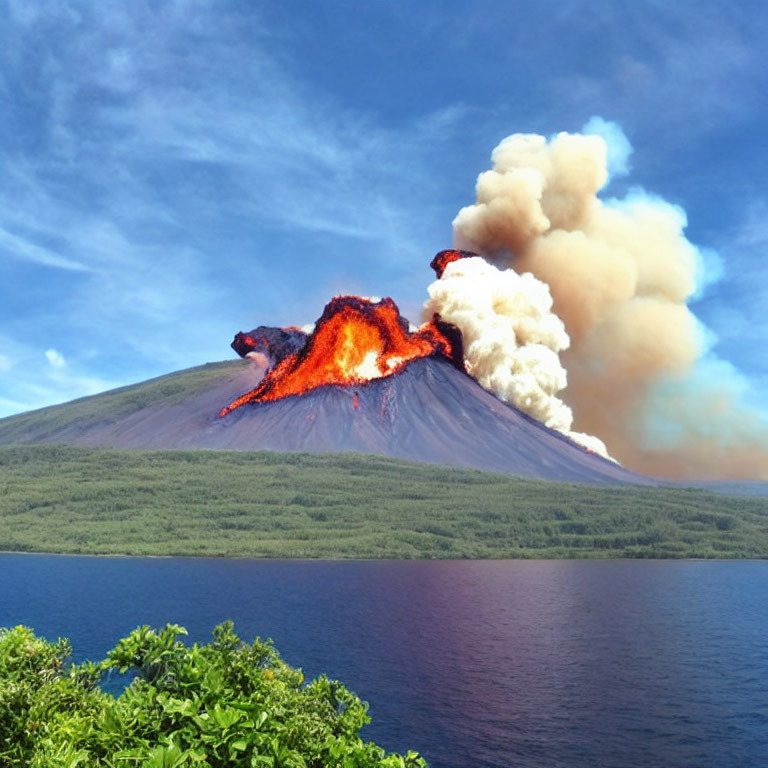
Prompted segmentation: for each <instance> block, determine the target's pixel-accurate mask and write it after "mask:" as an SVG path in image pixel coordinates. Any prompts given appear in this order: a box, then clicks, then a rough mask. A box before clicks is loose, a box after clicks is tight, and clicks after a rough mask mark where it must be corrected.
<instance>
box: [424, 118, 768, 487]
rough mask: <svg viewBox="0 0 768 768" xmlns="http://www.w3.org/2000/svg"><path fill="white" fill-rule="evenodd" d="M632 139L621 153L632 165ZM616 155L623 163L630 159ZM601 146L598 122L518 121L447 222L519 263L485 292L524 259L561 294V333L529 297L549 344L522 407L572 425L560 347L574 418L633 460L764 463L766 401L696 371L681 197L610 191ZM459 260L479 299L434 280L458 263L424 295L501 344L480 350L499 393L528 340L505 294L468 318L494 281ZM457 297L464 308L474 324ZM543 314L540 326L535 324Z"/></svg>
mask: <svg viewBox="0 0 768 768" xmlns="http://www.w3.org/2000/svg"><path fill="white" fill-rule="evenodd" d="M610 125H611V124H608V123H606V122H605V121H599V120H598V121H597V123H596V124H595V126H596V127H598V128H599V127H601V126H602V127H603V128H605V127H606V126H610ZM627 146H628V145H627ZM626 155H627V153H626V152H625V153H624V156H623V157H621V158H619V160H620V161H622V162H623V164H624V165H626ZM613 160H614V162H613V167H614V168H616V167H617V166H620V165H621V162H619V163H616V162H615V158H614V159H613ZM608 161H609V157H608V147H607V145H606V142H605V140H604V139H603V138H601V137H600V136H597V135H580V134H567V133H561V134H559V135H558V136H556V137H555V138H553V139H551V140H549V141H548V140H547V139H545V138H544V137H543V136H537V135H524V134H516V135H514V136H510V137H508V138H506V139H504V140H503V141H502V142H501V144H499V146H498V147H496V149H495V150H494V151H493V155H492V164H493V167H492V169H491V170H489V171H486V172H484V173H481V174H480V176H479V177H478V180H477V201H476V203H475V204H474V205H470V206H468V207H466V208H463V209H462V210H461V211H460V212H459V214H458V216H457V217H456V219H455V220H454V222H453V228H454V243H455V245H456V247H458V248H465V249H468V250H471V251H476V252H478V253H481V254H482V255H483V256H484V258H485V259H487V261H488V262H490V263H491V264H494V265H497V266H499V267H502V268H513V269H514V272H508V271H507V272H500V273H499V272H497V273H496V274H495V275H494V276H493V277H490V278H489V279H490V280H491V281H494V280H495V282H496V289H495V292H494V298H493V299H492V307H494V308H495V307H504V303H505V301H507V300H508V301H509V302H510V306H513V305H515V302H518V301H519V294H520V286H522V285H525V286H526V287H529V286H530V285H531V282H530V278H528V277H526V276H525V275H524V274H522V273H527V272H530V273H532V274H533V275H534V276H535V277H536V278H538V280H540V281H543V282H544V283H546V285H547V286H548V287H549V291H550V292H551V296H552V300H553V307H552V309H553V311H554V313H555V314H556V315H557V317H559V318H560V319H561V320H562V321H563V323H564V325H565V330H566V331H567V334H568V336H570V342H571V344H570V347H569V348H568V343H567V338H566V336H565V334H564V333H562V329H559V331H555V330H554V327H555V323H554V321H553V320H552V316H551V313H549V311H548V308H547V310H546V311H542V312H540V314H539V315H538V316H537V318H538V319H536V320H534V319H533V317H534V315H535V312H534V313H533V314H531V310H530V309H529V308H527V307H526V308H524V309H523V310H522V313H523V320H522V321H520V322H521V323H522V324H523V327H524V328H525V330H524V333H523V338H525V339H530V340H532V345H531V349H532V350H535V356H538V355H539V353H541V363H540V362H539V361H538V359H537V362H536V363H534V364H533V366H532V368H533V369H534V370H533V372H531V377H532V379H531V380H535V381H536V382H537V383H538V384H540V385H541V386H540V389H541V393H542V394H540V396H538V397H533V398H532V405H531V407H530V408H528V409H527V410H529V412H530V413H533V414H534V415H535V414H540V416H537V418H541V420H542V421H544V422H545V423H549V424H551V425H552V426H555V427H556V428H558V429H563V431H567V430H569V429H570V425H569V423H568V419H569V417H568V411H567V408H566V407H565V406H564V404H563V403H562V402H560V400H558V399H557V398H556V397H555V396H554V395H555V393H556V392H557V391H558V390H559V389H560V388H561V386H562V385H563V384H564V381H565V376H564V373H563V368H562V367H561V366H560V364H559V362H558V361H557V360H556V359H554V358H556V357H557V353H558V352H560V351H562V362H563V365H564V366H565V369H567V372H568V374H567V379H568V387H567V389H566V390H565V391H564V395H563V397H564V399H565V401H566V402H567V403H568V404H569V405H570V406H571V408H572V409H573V417H574V426H575V427H576V428H577V429H579V430H582V431H585V432H589V433H591V434H595V435H598V436H599V437H600V438H602V439H603V440H604V441H605V443H606V444H607V446H608V450H609V451H610V452H611V454H612V455H614V456H615V457H616V458H617V459H618V460H619V461H621V462H622V463H624V464H626V465H627V466H629V467H630V468H632V469H635V470H638V471H642V472H648V473H652V474H657V475H675V476H678V477H697V476H699V477H714V476H719V477H753V478H757V477H762V478H766V477H768V436H767V434H766V432H765V431H761V428H760V424H759V418H758V417H757V415H756V414H754V413H749V412H748V411H747V410H745V409H744V408H743V407H741V406H739V404H738V402H737V394H738V393H737V392H736V391H735V389H734V388H733V387H729V386H728V384H727V381H726V380H724V381H723V382H722V384H720V383H719V382H718V381H711V380H710V381H705V382H702V381H701V380H700V379H699V377H698V372H699V371H700V369H701V368H702V361H703V360H706V359H707V358H706V357H705V354H706V348H705V347H706V334H705V329H703V326H701V324H700V323H699V322H698V321H697V319H696V317H695V316H694V315H693V313H692V312H691V310H690V309H689V308H688V306H687V304H686V302H687V300H688V299H689V298H690V297H691V296H692V295H693V294H694V292H695V291H696V289H697V278H699V282H701V279H700V274H699V273H700V270H701V264H702V259H701V257H700V254H699V252H698V251H697V249H696V248H695V247H694V246H693V245H692V244H691V243H690V242H689V241H688V240H687V239H686V237H685V235H684V233H683V230H684V228H685V226H686V217H685V213H684V211H682V210H681V209H680V208H679V207H677V206H673V205H670V204H669V203H666V202H664V201H663V200H661V199H659V198H655V197H652V196H649V195H647V194H646V193H644V192H643V191H641V190H635V191H633V192H630V193H629V194H628V195H627V196H626V197H625V198H624V199H621V200H601V199H600V198H599V197H598V195H597V193H598V191H599V190H600V189H601V188H602V187H603V186H604V185H605V183H606V182H607V180H608ZM450 268H454V269H455V270H456V272H457V275H456V277H455V279H456V280H459V279H461V280H464V281H466V283H467V291H469V295H470V297H471V298H468V299H467V302H468V303H469V304H471V306H464V307H462V306H461V305H460V301H459V300H458V299H457V297H456V296H455V295H453V294H452V295H451V296H450V297H449V296H444V295H443V293H444V290H443V289H442V288H440V285H441V283H443V282H446V284H447V283H449V282H450V281H451V279H454V278H453V277H452V275H448V274H446V276H445V277H444V278H443V280H442V281H439V282H438V283H437V284H436V285H435V286H432V288H431V289H430V296H431V297H432V298H431V299H430V302H436V306H437V304H440V306H441V309H440V310H439V311H440V313H441V314H442V315H443V316H444V317H445V319H447V320H449V321H450V322H456V324H457V325H459V326H460V327H461V328H462V331H464V332H465V334H466V333H467V332H468V333H469V334H470V336H472V338H473V339H474V340H475V341H477V343H478V344H479V346H480V347H484V346H487V345H492V346H493V347H494V350H493V354H492V355H490V356H487V355H483V356H484V358H485V359H487V360H490V359H494V360H496V359H502V358H504V359H507V360H508V362H509V368H508V373H507V374H506V375H500V374H499V373H498V371H496V370H495V369H494V371H495V372H494V373H490V372H489V371H487V370H486V369H485V368H483V367H482V365H481V364H480V363H479V362H478V363H477V365H478V370H481V371H482V372H481V373H479V374H478V378H479V380H480V381H481V383H483V384H484V386H487V387H488V388H489V389H492V390H493V391H494V392H497V393H499V394H502V393H503V392H505V391H507V390H508V389H509V387H510V386H511V387H512V389H515V387H516V386H517V385H516V384H512V385H510V384H509V381H508V380H510V379H514V378H515V376H516V375H517V374H518V372H519V371H521V370H522V369H523V368H524V367H525V366H524V364H523V363H522V362H521V361H520V356H521V355H522V356H523V358H525V357H526V356H527V355H528V354H529V353H528V352H527V351H525V350H527V348H528V344H527V343H526V344H525V345H524V346H522V347H520V335H519V333H518V328H517V326H516V325H515V321H512V320H508V319H507V311H506V308H504V309H503V310H501V311H500V312H495V313H494V315H493V316H492V317H491V318H490V320H487V319H485V317H484V315H483V320H482V322H488V323H489V328H490V330H489V331H488V332H487V333H488V335H486V336H483V334H482V333H481V332H480V331H477V332H475V331H473V330H472V328H473V324H472V322H470V321H469V320H467V318H469V317H470V316H471V315H472V313H473V312H475V313H485V312H487V311H488V309H487V301H488V297H487V296H481V295H480V292H479V291H478V290H477V289H476V286H477V284H478V281H479V279H480V278H479V277H476V276H474V273H477V275H479V274H480V273H481V268H479V267H474V266H472V267H470V266H467V265H466V264H462V265H460V266H459V265H454V264H452V265H450ZM446 272H447V270H446ZM470 272H471V273H473V274H468V273H470ZM515 272H517V273H521V274H515ZM445 290H448V289H447V288H446V289H445ZM507 292H508V297H509V298H508V299H507V298H506V296H507ZM537 296H538V294H537ZM473 302H474V303H473ZM451 312H455V313H458V314H461V318H462V322H466V323H467V326H468V331H467V330H465V327H464V325H462V322H459V321H458V320H457V319H452V317H451ZM480 316H481V314H478V317H480ZM500 317H503V318H504V320H503V321H502V320H500V319H499V318H500ZM537 322H541V330H536V329H533V328H531V327H530V326H531V325H536V323H537ZM472 334H474V335H472ZM471 344H472V342H471V341H469V342H468V346H469V347H471ZM544 350H546V351H544ZM521 366H522V368H521ZM545 371H546V373H545ZM517 396H518V395H514V396H513V397H512V398H511V399H512V401H513V402H516V403H517V400H516V399H515V398H516V397H517ZM533 401H536V402H535V403H534V402H533ZM681 404H682V405H681ZM682 406H684V407H682ZM763 426H764V424H763Z"/></svg>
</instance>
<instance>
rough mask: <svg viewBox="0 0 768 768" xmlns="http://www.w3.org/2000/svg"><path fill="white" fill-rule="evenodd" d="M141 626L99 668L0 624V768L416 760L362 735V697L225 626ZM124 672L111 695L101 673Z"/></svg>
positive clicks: (308, 765) (288, 766) (306, 766)
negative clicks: (197, 630) (194, 633)
mask: <svg viewBox="0 0 768 768" xmlns="http://www.w3.org/2000/svg"><path fill="white" fill-rule="evenodd" d="M184 634H186V630H184V629H183V628H182V627H179V626H176V625H173V624H169V625H167V626H166V627H165V629H163V630H160V631H155V630H152V629H150V628H149V627H140V628H139V629H136V630H135V631H134V632H132V633H131V634H130V635H129V636H128V637H126V638H123V639H122V640H120V642H119V643H118V644H117V646H116V647H115V648H114V649H113V650H112V651H110V652H109V654H108V655H107V658H106V659H105V660H104V661H103V662H101V663H100V664H93V663H90V662H88V663H84V664H79V665H69V666H67V665H66V661H67V659H68V657H69V655H70V651H71V649H70V646H69V643H68V642H67V641H66V640H57V641H56V642H53V643H52V642H48V641H46V640H44V639H41V638H38V637H36V636H35V635H34V633H33V632H32V630H30V629H28V628H26V627H15V628H13V629H0V765H2V766H8V768H91V767H93V768H101V767H102V766H103V767H104V768H118V766H121V767H122V766H141V767H142V768H223V766H227V767H228V768H229V767H230V766H231V767H232V768H240V767H241V766H242V767H243V768H245V767H246V766H247V767H248V768H336V767H338V768H373V767H374V766H375V767H376V768H425V766H426V763H425V762H424V760H423V759H422V758H420V757H419V756H418V755H417V754H416V753H414V752H409V753H408V754H407V755H405V756H402V755H397V754H389V755H388V754H386V753H385V751H384V750H383V749H382V748H381V747H378V746H376V745H375V744H373V743H370V742H365V741H363V740H362V739H361V738H360V736H359V731H360V729H361V728H362V727H363V725H365V724H366V723H367V722H369V719H370V718H369V717H368V714H367V705H366V704H365V703H364V702H362V701H360V699H358V698H357V697H356V696H355V695H354V694H352V693H350V692H349V691H348V690H347V689H346V688H345V687H344V686H343V685H342V684H341V683H339V682H336V681H332V680H329V679H328V678H326V677H319V678H317V679H316V680H313V681H312V682H310V683H309V684H306V685H305V684H304V678H303V676H302V673H301V671H300V670H297V669H293V668H291V667H290V666H288V665H287V664H286V663H285V662H283V661H282V660H281V659H280V656H279V655H278V653H277V651H276V650H275V649H274V648H273V646H272V644H271V643H270V642H263V641H261V640H259V639H258V638H257V639H256V640H255V641H254V642H253V643H252V644H250V645H249V644H247V643H243V642H242V641H241V640H240V638H238V637H237V635H236V634H235V633H234V629H233V625H232V623H231V622H227V623H224V624H221V625H220V626H218V627H216V629H214V631H213V640H212V641H211V642H210V643H208V644H207V645H197V644H195V645H192V646H187V645H185V644H184V643H182V642H181V641H180V640H179V639H178V638H179V636H180V635H184ZM113 669H116V670H117V671H119V672H121V673H125V672H132V673H135V677H134V678H133V680H132V682H131V683H130V685H128V686H127V687H126V688H125V690H124V691H123V692H122V693H121V694H120V695H119V696H117V697H115V696H113V695H112V694H110V693H107V692H105V691H103V690H102V689H101V688H100V687H99V683H100V682H101V680H102V676H103V675H104V673H105V672H108V671H109V670H113Z"/></svg>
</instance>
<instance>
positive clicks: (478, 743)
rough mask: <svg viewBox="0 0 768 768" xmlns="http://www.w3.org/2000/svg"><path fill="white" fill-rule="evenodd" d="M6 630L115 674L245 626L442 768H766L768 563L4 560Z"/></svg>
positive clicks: (391, 739) (375, 734) (0, 570)
mask: <svg viewBox="0 0 768 768" xmlns="http://www.w3.org/2000/svg"><path fill="white" fill-rule="evenodd" d="M0 588H1V589H2V592H0V625H4V626H8V625H14V624H19V623H24V624H27V625H30V626H32V627H34V628H35V629H36V631H38V632H39V633H40V634H44V635H46V636H48V637H51V638H53V637H56V636H58V635H65V636H69V637H70V638H71V640H72V642H73V645H74V647H75V650H76V652H78V656H79V657H80V658H83V657H90V658H102V657H103V656H104V653H105V652H106V651H107V650H108V649H109V648H110V647H112V645H113V644H114V643H115V641H116V640H117V639H118V638H119V637H121V636H122V635H124V634H126V633H128V632H129V631H130V630H131V629H133V628H134V627H135V626H137V625H139V624H151V625H162V624H165V622H167V621H173V622H178V623H180V624H183V625H184V626H186V627H187V628H188V629H189V630H190V635H191V637H192V639H195V640H202V641H204V640H206V639H207V638H208V636H209V632H210V629H211V628H212V627H213V626H214V625H215V624H217V623H218V622H220V621H223V620H224V619H227V618H231V619H233V620H234V621H235V622H236V628H237V630H238V632H239V633H240V634H241V636H242V637H244V638H247V639H249V640H250V639H252V638H253V637H254V636H255V635H257V634H258V635H261V636H262V637H272V638H273V639H274V640H275V643H276V646H277V648H278V650H280V652H281V654H282V655H283V657H284V658H285V660H286V661H288V662H289V663H290V664H293V665H296V666H301V667H302V668H303V669H304V671H305V673H306V674H307V675H308V676H313V675H316V674H319V673H320V672H327V673H328V674H329V675H330V676H332V677H336V678H338V679H340V680H342V681H343V682H344V683H345V684H347V686H348V687H349V688H351V689H352V690H353V691H355V692H356V693H357V694H358V695H360V696H361V697H362V698H364V699H366V700H368V701H369V702H370V703H371V714H372V716H373V723H372V724H371V725H370V726H369V727H367V728H366V730H365V732H364V735H365V736H366V737H367V738H370V739H373V740H375V741H377V742H379V743H380V744H382V745H383V746H385V747H386V748H387V749H390V750H395V749H397V750H405V749H407V748H409V747H410V748H415V749H418V750H419V751H420V752H421V753H422V754H423V755H425V756H426V757H427V758H428V759H429V761H430V764H431V765H432V766H433V768H491V767H493V768H512V767H513V766H523V767H525V768H527V767H528V766H530V767H531V768H533V767H534V766H535V768H543V767H544V766H547V767H551V766H568V767H569V768H575V767H576V766H578V767H579V768H580V767H581V766H590V767H591V766H600V767H601V768H602V767H606V768H607V767H612V766H615V767H616V768H626V767H627V766H632V768H636V767H637V766H654V768H656V767H658V766H664V767H665V768H677V767H680V768H682V767H683V766H686V767H687V766H690V767H691V768H693V767H696V768H703V767H704V766H717V767H718V768H719V767H720V766H744V767H748V766H761V765H762V766H765V765H768V682H767V681H768V637H767V630H768V563H766V562H677V561H660V562H659V561H657V562H646V561H528V562H526V561H475V562H472V561H458V562H457V561H447V562H445V561H443V562H334V563H331V562H285V561H244V560H240V561H226V560H196V559H190V558H172V559H170V558H169V559H145V558H125V559H118V558H81V557H56V556H42V555H40V556H23V555H2V556H0Z"/></svg>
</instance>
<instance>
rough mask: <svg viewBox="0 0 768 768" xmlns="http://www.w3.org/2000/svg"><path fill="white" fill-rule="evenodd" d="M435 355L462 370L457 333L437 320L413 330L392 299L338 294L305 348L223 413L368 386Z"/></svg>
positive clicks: (451, 327)
mask: <svg viewBox="0 0 768 768" xmlns="http://www.w3.org/2000/svg"><path fill="white" fill-rule="evenodd" d="M433 355H442V356H444V357H446V358H448V359H449V360H451V361H452V362H453V363H454V365H457V366H458V367H460V368H461V369H462V370H463V362H462V361H463V354H462V349H461V336H460V334H459V332H458V331H457V329H455V328H454V327H453V326H449V325H448V324H447V323H443V322H441V321H440V319H439V318H438V317H435V318H434V319H433V320H431V321H430V322H428V323H426V324H425V325H423V326H422V327H421V328H419V329H418V330H417V331H413V332H410V331H409V330H408V322H407V320H405V318H403V317H401V315H400V312H399V310H398V308H397V305H396V304H395V302H394V301H392V299H389V298H386V299H382V300H381V301H379V302H373V301H370V300H368V299H362V298H360V297H357V296H338V297H336V298H335V299H333V300H332V301H331V302H330V303H329V304H328V305H326V307H325V310H324V311H323V314H322V316H321V317H320V319H319V320H318V321H317V325H316V327H315V330H314V332H313V333H312V335H311V336H309V338H308V339H307V342H306V344H305V345H304V346H303V347H302V348H301V349H300V350H298V351H297V352H295V353H293V354H289V355H287V356H286V357H284V358H283V359H282V360H281V361H280V362H278V363H277V365H275V367H274V368H272V370H270V371H269V372H268V373H267V375H266V376H265V377H264V378H263V379H262V380H261V382H260V383H259V385H258V386H257V387H256V388H255V389H253V390H251V391H250V392H248V393H246V394H245V395H243V396H242V397H239V398H237V400H235V401H234V402H232V403H230V404H229V405H228V406H227V407H226V408H223V409H222V411H221V414H220V415H221V416H226V415H227V414H228V413H231V412H232V411H233V410H235V408H239V407H240V406H241V405H245V404H246V403H257V402H266V401H269V400H278V399H280V398H283V397H289V396H291V395H303V394H305V393H306V392H309V391H311V390H313V389H316V388H317V387H323V386H326V385H328V384H337V385H341V386H356V385H360V384H364V383H365V382H367V381H371V380H372V379H380V378H383V377H384V376H392V375H393V374H395V373H398V372H399V371H401V370H403V368H405V366H406V365H408V363H410V362H411V361H413V360H417V359H419V358H422V357H431V356H433ZM356 405H357V404H356Z"/></svg>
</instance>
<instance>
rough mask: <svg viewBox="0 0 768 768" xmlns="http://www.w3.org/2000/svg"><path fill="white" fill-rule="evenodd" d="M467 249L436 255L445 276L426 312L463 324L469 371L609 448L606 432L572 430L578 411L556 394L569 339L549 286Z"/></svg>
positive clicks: (590, 443)
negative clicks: (602, 435) (444, 257)
mask: <svg viewBox="0 0 768 768" xmlns="http://www.w3.org/2000/svg"><path fill="white" fill-rule="evenodd" d="M448 253H449V254H450V253H451V252H448ZM454 253H455V252H454ZM461 256H462V257H461V258H459V259H456V260H452V261H450V262H449V263H447V264H445V265H443V264H442V263H440V254H438V256H437V257H436V258H435V262H438V265H439V266H438V267H436V268H437V271H438V275H439V279H437V280H435V282H434V283H432V284H431V285H430V286H429V288H428V292H429V300H428V301H427V302H426V304H425V305H424V316H425V318H430V317H433V316H434V315H435V314H437V315H439V316H440V318H441V319H442V320H444V321H446V322H448V323H451V324H452V325H455V326H456V327H457V328H458V329H459V330H460V331H461V336H462V340H463V343H464V362H465V365H466V368H467V372H468V373H469V374H470V375H472V376H473V377H474V378H475V379H476V380H477V381H478V383H479V384H480V385H481V386H483V387H485V388H486V389H488V390H490V391H491V392H494V393H495V394H496V395H498V397H499V398H501V399H502V400H504V401H506V402H508V403H512V405H514V406H516V407H517V408H519V409H520V410H521V411H524V412H525V413H527V414H529V415H530V416H532V417H533V418H534V419H537V420H538V421H541V422H543V423H544V424H545V425H546V426H548V427H550V428H552V429H556V430H558V431H559V432H563V433H564V434H567V435H568V436H569V437H571V438H573V439H574V440H576V441H577V442H579V443H581V444H582V445H585V446H586V447H588V448H590V449H591V450H593V451H595V452H597V453H600V454H601V455H604V456H607V453H606V450H605V445H603V443H602V442H601V441H600V440H598V439H597V438H594V437H591V436H590V435H582V434H578V433H574V432H572V431H571V425H572V423H573V414H572V413H571V409H570V408H569V407H568V406H567V405H566V404H565V403H564V402H563V401H562V400H560V399H559V398H558V396H557V393H558V392H559V391H560V390H561V389H563V388H564V387H565V385H566V374H565V369H564V368H563V366H562V365H561V363H560V358H559V355H558V353H559V352H561V351H562V350H564V349H566V348H567V347H568V345H569V339H568V334H567V333H566V332H565V326H564V325H563V322H562V320H560V318H559V317H557V316H556V315H555V314H553V313H552V297H551V295H550V293H549V288H548V287H547V286H546V285H545V284H544V283H542V282H541V281H540V280H537V279H536V278H535V277H534V276H533V275H531V274H527V273H526V274H523V275H518V274H517V273H516V272H514V271H513V270H511V269H507V270H503V271H501V270H499V269H497V268H496V267H494V266H493V265H492V264H488V263H487V262H486V261H484V260H483V259H482V258H480V257H479V256H470V255H469V254H461ZM435 262H433V264H434V263H435Z"/></svg>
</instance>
